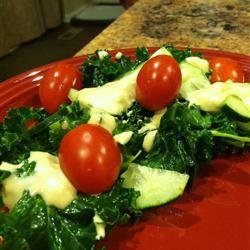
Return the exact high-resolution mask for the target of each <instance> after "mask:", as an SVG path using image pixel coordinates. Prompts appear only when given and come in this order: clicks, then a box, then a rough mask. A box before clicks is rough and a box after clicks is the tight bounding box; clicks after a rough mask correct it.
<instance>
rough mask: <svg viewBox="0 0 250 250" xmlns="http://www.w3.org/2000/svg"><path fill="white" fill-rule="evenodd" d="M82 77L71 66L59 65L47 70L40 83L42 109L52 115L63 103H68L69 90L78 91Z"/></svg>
mask: <svg viewBox="0 0 250 250" xmlns="http://www.w3.org/2000/svg"><path fill="white" fill-rule="evenodd" d="M81 87H82V77H81V73H80V71H79V70H78V69H77V68H75V67H74V66H73V65H70V64H66V63H60V64H57V65H56V66H55V67H53V68H51V69H49V70H48V71H47V73H46V74H45V75H44V77H43V78H42V79H41V81H40V87H39V97H40V101H41V103H42V105H43V107H44V108H45V109H46V110H47V111H48V112H49V113H54V112H56V111H57V110H58V107H59V106H60V105H61V104H62V103H63V102H68V101H69V99H68V93H69V90H70V88H75V89H80V88H81Z"/></svg>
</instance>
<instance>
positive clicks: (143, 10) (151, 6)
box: [77, 0, 250, 55]
mask: <svg viewBox="0 0 250 250" xmlns="http://www.w3.org/2000/svg"><path fill="white" fill-rule="evenodd" d="M166 43H171V44H173V45H174V46H182V47H187V46H190V47H199V48H210V49H218V50H225V51H231V52H236V53H242V54H246V55H250V1H249V0H224V1H218V0H207V1H203V0H191V1H183V0H154V1H152V0H139V1H138V2H136V3H135V4H134V5H133V6H132V7H130V8H129V9H128V10H127V11H126V12H125V13H124V14H122V15H121V16H120V17H118V18H117V19H116V20H115V21H114V22H113V23H112V24H111V25H109V26H108V27H107V28H106V29H105V30H104V31H103V32H102V33H100V34H99V35H98V36H97V37H96V38H94V39H93V40H92V41H91V42H89V43H88V44H87V45H86V46H85V47H83V48H82V49H81V50H80V51H79V52H78V53H77V55H81V54H87V53H92V52H94V51H95V50H96V49H119V48H131V47H139V46H161V45H163V44H166Z"/></svg>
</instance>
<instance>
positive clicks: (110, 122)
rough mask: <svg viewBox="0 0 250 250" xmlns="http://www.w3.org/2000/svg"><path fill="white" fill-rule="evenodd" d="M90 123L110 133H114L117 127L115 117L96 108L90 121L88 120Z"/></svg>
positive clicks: (91, 112) (91, 113) (92, 110)
mask: <svg viewBox="0 0 250 250" xmlns="http://www.w3.org/2000/svg"><path fill="white" fill-rule="evenodd" d="M88 123H89V124H97V125H100V126H101V127H103V128H105V129H107V130H108V131H109V132H110V133H112V132H113V130H114V129H115V127H116V120H115V117H114V116H112V115H111V114H109V113H107V112H104V111H102V110H100V109H96V108H92V109H91V110H90V119H89V120H88Z"/></svg>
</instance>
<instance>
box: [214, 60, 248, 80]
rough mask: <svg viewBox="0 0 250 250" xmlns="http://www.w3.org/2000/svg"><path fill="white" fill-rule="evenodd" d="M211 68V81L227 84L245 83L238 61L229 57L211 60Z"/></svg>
mask: <svg viewBox="0 0 250 250" xmlns="http://www.w3.org/2000/svg"><path fill="white" fill-rule="evenodd" d="M209 67H210V69H211V70H212V75H211V78H210V81H211V82H212V83H214V82H225V81H227V80H231V81H233V82H244V80H245V77H244V72H243V70H242V69H241V67H240V65H239V64H238V62H237V61H234V60H233V59H231V58H227V57H214V58H212V59H210V60H209Z"/></svg>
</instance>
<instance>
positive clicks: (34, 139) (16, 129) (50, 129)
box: [0, 102, 89, 164]
mask: <svg viewBox="0 0 250 250" xmlns="http://www.w3.org/2000/svg"><path fill="white" fill-rule="evenodd" d="M31 119H35V120H37V121H38V122H39V123H38V124H37V125H36V126H34V127H33V128H31V129H29V128H27V126H26V123H27V121H29V120H31ZM88 119H89V112H88V110H86V109H81V108H80V105H79V103H78V102H72V104H71V105H66V104H62V105H61V106H60V109H59V111H58V112H57V113H55V114H53V115H48V114H47V113H46V112H45V111H44V110H43V109H33V108H28V107H20V108H18V109H12V110H11V111H10V112H9V113H8V115H7V117H6V118H5V120H4V122H3V123H1V124H0V162H2V161H7V162H10V163H15V164H17V163H20V162H21V161H23V160H24V159H27V158H28V157H29V153H30V151H46V152H49V153H56V152H57V151H58V146H59V143H60V141H61V139H62V138H63V136H64V135H65V134H66V133H67V132H68V131H69V130H71V129H73V128H74V127H76V126H77V125H79V124H81V123H86V122H87V121H88Z"/></svg>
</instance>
